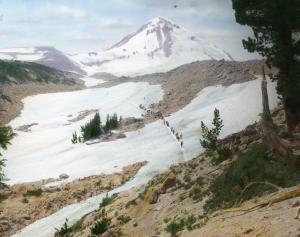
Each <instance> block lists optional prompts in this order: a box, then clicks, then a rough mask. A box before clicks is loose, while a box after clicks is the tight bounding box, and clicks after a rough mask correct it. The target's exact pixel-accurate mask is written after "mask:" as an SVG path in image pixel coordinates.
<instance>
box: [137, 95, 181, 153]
mask: <svg viewBox="0 0 300 237" xmlns="http://www.w3.org/2000/svg"><path fill="white" fill-rule="evenodd" d="M144 99H145V98H144ZM139 108H140V109H142V110H144V111H146V112H147V115H154V116H155V117H156V118H157V117H158V118H160V119H162V120H163V122H164V125H166V126H167V127H168V128H169V129H170V130H171V132H172V133H173V135H174V136H175V138H176V140H177V141H178V142H179V144H180V146H181V147H183V135H182V133H179V132H176V131H175V129H174V128H173V127H171V126H170V123H169V122H168V121H167V120H166V119H165V117H164V116H163V114H162V112H160V111H159V112H157V113H154V112H153V111H152V110H150V109H147V108H146V107H145V106H143V105H142V104H140V105H139Z"/></svg>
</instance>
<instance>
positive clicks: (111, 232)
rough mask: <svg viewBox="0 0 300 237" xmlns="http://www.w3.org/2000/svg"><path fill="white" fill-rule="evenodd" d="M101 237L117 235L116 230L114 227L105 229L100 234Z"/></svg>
mask: <svg viewBox="0 0 300 237" xmlns="http://www.w3.org/2000/svg"><path fill="white" fill-rule="evenodd" d="M100 236H101V237H113V236H115V234H114V231H113V230H112V229H109V230H107V231H105V232H104V233H103V234H102V235H100Z"/></svg>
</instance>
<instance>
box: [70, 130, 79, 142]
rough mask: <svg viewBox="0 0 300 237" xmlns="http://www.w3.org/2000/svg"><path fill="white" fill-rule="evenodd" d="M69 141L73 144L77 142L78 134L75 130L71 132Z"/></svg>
mask: <svg viewBox="0 0 300 237" xmlns="http://www.w3.org/2000/svg"><path fill="white" fill-rule="evenodd" d="M71 142H72V143H73V144H76V143H78V136H77V133H76V132H74V133H73V135H72V139H71Z"/></svg>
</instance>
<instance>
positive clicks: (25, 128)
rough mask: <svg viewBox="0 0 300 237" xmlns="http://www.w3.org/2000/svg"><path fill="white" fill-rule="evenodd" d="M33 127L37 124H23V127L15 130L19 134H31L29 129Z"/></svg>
mask: <svg viewBox="0 0 300 237" xmlns="http://www.w3.org/2000/svg"><path fill="white" fill-rule="evenodd" d="M35 125H38V123H31V124H25V125H22V126H19V127H17V128H16V130H17V131H20V132H31V129H30V128H31V127H33V126H35Z"/></svg>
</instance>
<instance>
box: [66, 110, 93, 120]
mask: <svg viewBox="0 0 300 237" xmlns="http://www.w3.org/2000/svg"><path fill="white" fill-rule="evenodd" d="M96 112H98V109H90V110H83V111H80V112H79V113H78V114H77V116H76V117H74V118H72V119H69V120H68V121H69V122H71V123H74V122H78V121H80V120H82V119H85V118H86V117H87V116H89V115H90V114H94V113H96ZM68 117H73V116H72V114H70V115H69V116H68Z"/></svg>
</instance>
